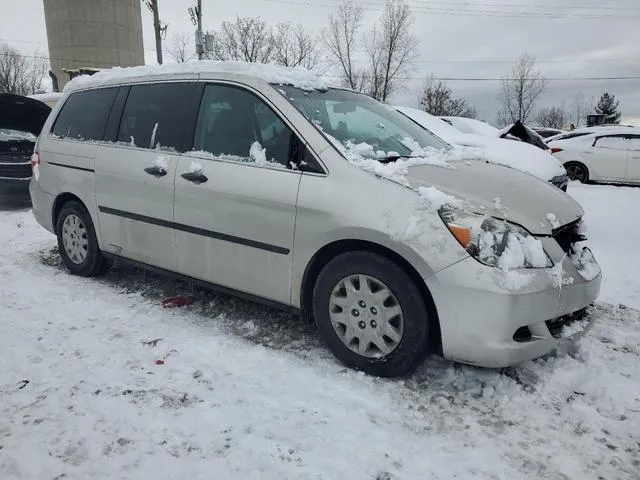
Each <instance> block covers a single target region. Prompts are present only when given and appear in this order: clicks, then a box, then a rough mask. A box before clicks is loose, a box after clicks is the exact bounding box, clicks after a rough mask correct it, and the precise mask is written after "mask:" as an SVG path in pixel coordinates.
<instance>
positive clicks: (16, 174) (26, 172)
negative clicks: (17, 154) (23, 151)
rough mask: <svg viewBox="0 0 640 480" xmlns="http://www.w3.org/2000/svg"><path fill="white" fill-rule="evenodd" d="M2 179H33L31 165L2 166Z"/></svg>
mask: <svg viewBox="0 0 640 480" xmlns="http://www.w3.org/2000/svg"><path fill="white" fill-rule="evenodd" d="M0 177H4V178H31V164H30V163H28V164H19V163H17V164H15V165H12V164H8V165H7V164H5V165H0Z"/></svg>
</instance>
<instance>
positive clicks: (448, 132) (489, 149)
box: [396, 107, 568, 190]
mask: <svg viewBox="0 0 640 480" xmlns="http://www.w3.org/2000/svg"><path fill="white" fill-rule="evenodd" d="M396 108H397V109H398V111H399V112H400V113H403V114H404V115H406V116H407V117H409V118H410V119H411V120H413V121H414V122H416V123H417V124H419V125H420V126H422V127H423V128H425V129H427V130H429V131H430V132H431V133H433V134H434V135H436V136H438V137H440V138H441V139H443V140H444V141H445V142H447V143H449V144H451V145H456V146H459V147H468V148H472V149H474V150H475V151H476V152H477V153H479V157H480V158H482V159H484V160H486V161H488V162H491V163H497V164H499V165H504V166H507V167H511V168H514V169H516V170H520V171H521V172H525V173H528V174H530V175H534V176H536V177H538V178H540V179H541V180H544V181H546V182H550V183H552V184H553V185H555V186H556V187H558V188H560V189H562V190H566V189H567V183H568V178H567V173H566V171H565V169H564V168H563V167H562V165H561V164H560V162H558V160H557V159H555V158H554V157H553V156H552V155H551V154H550V153H547V152H546V151H544V150H541V149H539V148H537V147H534V146H533V145H529V144H528V143H524V142H519V141H513V140H506V139H504V138H500V137H499V136H498V133H499V132H500V130H498V129H497V128H494V127H492V126H491V125H489V124H488V123H485V122H481V121H479V120H473V119H470V118H465V119H460V118H458V117H447V119H450V120H455V121H453V122H452V123H451V124H450V123H448V122H447V121H445V120H443V119H440V118H438V117H435V116H433V115H431V114H429V113H427V112H425V111H423V110H418V109H416V108H410V107H396ZM465 120H466V121H468V122H469V123H468V124H467V123H466V122H464V121H465ZM478 124H481V125H483V126H482V127H479V126H478ZM455 125H460V126H464V125H475V126H476V127H477V130H476V132H479V131H484V132H485V134H480V133H468V132H471V129H469V128H465V129H464V130H463V131H460V130H458V128H457V127H456V126H455ZM491 129H493V131H492V130H491ZM490 133H491V135H489V134H490Z"/></svg>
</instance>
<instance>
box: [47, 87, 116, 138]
mask: <svg viewBox="0 0 640 480" xmlns="http://www.w3.org/2000/svg"><path fill="white" fill-rule="evenodd" d="M117 91H118V89H117V88H101V89H99V90H87V91H84V92H76V93H72V94H71V95H70V96H69V98H68V99H67V101H66V102H65V103H64V105H63V106H62V110H60V113H59V114H58V118H57V119H56V122H55V124H54V125H53V129H52V133H53V134H54V135H55V136H57V137H62V138H73V139H76V140H102V139H103V137H104V129H105V126H106V124H107V117H108V116H109V111H110V110H111V105H112V103H113V99H114V98H115V96H116V93H117Z"/></svg>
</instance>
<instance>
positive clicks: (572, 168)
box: [548, 126, 640, 183]
mask: <svg viewBox="0 0 640 480" xmlns="http://www.w3.org/2000/svg"><path fill="white" fill-rule="evenodd" d="M548 145H549V146H550V147H551V152H552V153H553V155H554V156H555V157H556V158H557V159H558V160H560V161H561V162H562V163H563V165H564V167H565V169H566V170H567V173H568V175H569V178H570V179H571V180H577V181H580V182H583V183H586V182H589V181H593V182H612V183H640V128H638V127H627V126H621V127H607V128H583V129H580V130H574V131H573V132H570V133H568V134H565V135H560V136H558V137H554V139H553V140H550V141H549V142H548Z"/></svg>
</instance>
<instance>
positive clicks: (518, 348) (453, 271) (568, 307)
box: [425, 239, 602, 368]
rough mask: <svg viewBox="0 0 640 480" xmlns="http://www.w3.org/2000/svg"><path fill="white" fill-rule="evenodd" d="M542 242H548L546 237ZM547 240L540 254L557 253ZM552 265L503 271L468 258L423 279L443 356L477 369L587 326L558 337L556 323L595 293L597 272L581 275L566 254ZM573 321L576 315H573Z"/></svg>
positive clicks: (522, 356) (548, 347)
mask: <svg viewBox="0 0 640 480" xmlns="http://www.w3.org/2000/svg"><path fill="white" fill-rule="evenodd" d="M547 242H553V243H555V241H553V240H552V239H548V240H547ZM547 247H552V245H548V246H545V249H547V252H548V253H549V252H550V251H551V252H554V253H556V254H558V250H560V249H559V248H557V244H556V249H555V250H554V249H553V248H547ZM561 253H562V252H561V250H560V254H558V256H559V258H555V259H554V256H556V255H553V256H552V260H554V262H558V263H561V265H562V271H560V269H559V266H558V265H556V267H555V268H553V269H522V270H513V271H510V272H504V271H502V270H499V269H497V268H492V267H487V266H485V265H482V264H480V263H479V262H477V261H476V260H474V259H472V258H470V257H469V258H467V259H465V260H462V261H460V262H458V263H456V264H454V265H452V266H450V267H448V268H446V269H444V270H442V271H440V272H438V273H436V274H434V275H432V276H431V277H428V278H426V279H425V282H426V284H427V287H428V288H429V290H430V292H431V294H432V296H433V300H434V302H435V305H436V309H437V311H438V316H439V319H440V330H441V333H442V350H443V355H444V357H445V358H448V359H450V360H455V361H459V362H463V363H469V364H473V365H479V366H483V367H493V368H499V367H507V366H512V365H516V364H518V363H521V362H523V361H526V360H531V359H533V358H536V357H539V356H542V355H544V354H546V353H549V352H551V351H553V350H555V349H557V348H558V347H559V346H560V345H561V344H562V343H565V342H570V341H572V340H573V339H574V338H575V337H576V336H578V335H580V334H581V333H584V331H586V329H588V327H589V323H590V319H589V317H588V316H586V317H585V318H584V319H582V320H581V321H580V323H579V326H580V328H575V329H572V330H574V331H575V332H576V333H574V334H573V335H571V334H568V335H566V336H561V335H560V332H561V331H562V326H563V325H561V324H558V322H566V321H567V320H568V319H569V320H570V318H569V317H567V316H570V315H572V314H576V313H577V314H580V313H581V312H583V311H584V309H585V307H587V306H589V305H590V304H591V303H593V301H594V300H595V299H596V297H597V296H598V293H599V292H600V284H601V278H602V276H601V274H598V275H597V276H596V277H595V278H593V279H592V280H589V281H587V280H585V279H584V278H583V277H582V275H581V274H580V272H578V270H577V269H576V267H575V266H574V265H573V263H572V261H571V260H570V259H569V258H568V257H564V256H563V255H562V254H561ZM576 320H578V319H577V318H576Z"/></svg>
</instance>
